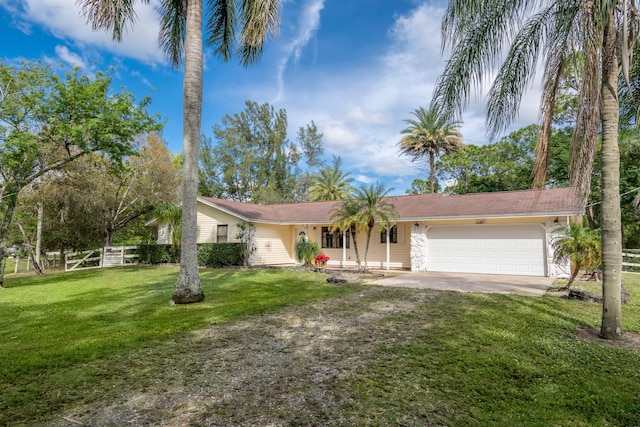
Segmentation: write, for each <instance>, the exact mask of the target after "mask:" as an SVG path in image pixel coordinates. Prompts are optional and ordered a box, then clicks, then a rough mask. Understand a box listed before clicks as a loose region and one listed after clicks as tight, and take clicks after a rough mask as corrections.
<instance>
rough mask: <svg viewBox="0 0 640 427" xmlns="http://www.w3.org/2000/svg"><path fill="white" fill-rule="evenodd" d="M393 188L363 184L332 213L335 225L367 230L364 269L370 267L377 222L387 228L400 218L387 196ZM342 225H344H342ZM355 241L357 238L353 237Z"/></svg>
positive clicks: (343, 227)
mask: <svg viewBox="0 0 640 427" xmlns="http://www.w3.org/2000/svg"><path fill="white" fill-rule="evenodd" d="M391 190H392V189H388V190H387V189H386V188H385V186H384V184H375V185H370V186H368V187H366V186H364V185H362V186H360V188H357V189H355V190H354V192H353V195H352V197H351V198H350V199H347V200H344V201H343V202H342V203H341V204H340V205H339V206H338V208H337V209H336V210H335V212H334V214H333V215H332V216H333V218H334V221H335V222H334V226H335V227H337V228H341V229H346V227H347V226H349V228H351V226H355V227H356V228H358V229H360V230H363V231H366V233H367V244H366V246H365V249H364V269H365V270H367V269H368V264H367V255H368V254H369V243H370V242H371V232H372V231H373V227H374V225H375V224H376V222H377V223H378V224H380V227H382V228H386V227H389V226H391V224H392V223H393V222H394V221H395V220H396V219H397V218H398V213H397V212H396V208H395V207H394V206H393V204H391V203H390V202H389V201H388V199H387V198H386V196H387V194H389V192H390V191H391ZM341 225H342V227H341ZM353 240H354V242H355V238H354V239H353Z"/></svg>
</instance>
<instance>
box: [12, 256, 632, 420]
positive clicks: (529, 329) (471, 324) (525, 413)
mask: <svg viewBox="0 0 640 427" xmlns="http://www.w3.org/2000/svg"><path fill="white" fill-rule="evenodd" d="M176 273H177V270H176V269H173V268H142V267H130V268H123V269H111V270H90V271H85V272H76V273H61V274H52V275H48V276H42V277H33V276H23V277H14V278H11V279H10V280H9V281H8V283H7V288H6V289H3V290H0V321H2V324H3V325H4V327H3V329H2V332H0V360H2V363H1V364H0V375H1V377H0V379H1V381H0V424H8V425H20V424H26V425H30V424H44V425H69V421H67V420H65V419H64V417H67V418H68V419H73V420H78V421H80V422H84V423H86V424H87V425H119V424H124V423H133V424H165V425H189V424H191V425H268V424H272V425H292V424H298V425H389V424H394V425H487V424H493V425H514V424H515V425H518V424H526V425H560V424H573V425H637V424H640V407H639V403H638V402H637V399H636V396H637V395H639V394H640V381H639V379H640V378H638V372H637V366H638V362H639V361H640V360H639V359H640V358H639V357H638V353H637V352H636V351H635V350H628V349H612V348H608V347H605V346H602V345H600V344H599V343H592V342H585V341H583V340H580V339H578V338H576V329H577V328H579V327H596V326H597V325H598V324H599V320H600V307H599V306H598V305H596V304H588V303H579V302H573V301H567V300H561V299H558V298H550V297H545V298H528V297H519V296H511V295H484V294H458V293H447V292H436V291H429V290H410V289H387V288H378V287H372V286H361V285H352V284H347V285H332V284H327V283H326V282H325V277H326V276H323V275H321V274H312V273H303V272H298V271H279V270H259V269H255V270H203V271H202V282H203V288H204V291H205V294H206V295H207V298H206V299H205V301H204V303H202V304H195V305H189V306H173V307H172V306H170V305H169V300H170V296H171V292H172V290H173V286H174V283H175V277H176ZM637 277H638V276H625V286H626V287H627V289H628V290H629V292H630V293H631V296H632V302H631V303H630V304H629V305H627V306H625V308H624V312H623V314H624V320H625V327H626V328H627V330H629V331H635V332H637V331H638V330H639V326H640V321H639V320H640V316H639V314H638V305H637V304H636V303H635V300H636V299H637V298H638V297H639V296H640V294H639V293H638V292H637V289H639V288H640V281H639V280H638V278H637Z"/></svg>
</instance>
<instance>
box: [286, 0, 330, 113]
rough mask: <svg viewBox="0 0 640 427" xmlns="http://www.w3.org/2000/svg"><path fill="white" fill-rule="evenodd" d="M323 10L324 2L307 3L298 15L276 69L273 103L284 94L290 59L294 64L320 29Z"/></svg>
mask: <svg viewBox="0 0 640 427" xmlns="http://www.w3.org/2000/svg"><path fill="white" fill-rule="evenodd" d="M323 8H324V0H309V1H307V2H306V3H305V4H304V5H303V7H302V9H301V13H300V18H299V20H298V23H297V32H296V34H295V36H294V37H293V39H292V40H291V42H289V43H288V44H287V45H286V46H285V47H284V56H283V58H282V60H281V61H280V65H279V67H278V77H277V81H278V94H277V96H276V99H275V101H274V102H278V101H279V100H281V99H282V97H283V94H284V77H283V76H284V72H285V71H286V69H287V66H288V64H289V62H290V61H291V59H293V60H294V62H296V61H298V60H299V59H300V55H301V54H302V51H303V49H304V47H305V46H306V45H307V43H309V41H310V40H311V38H312V37H313V35H314V34H315V33H316V31H318V28H319V27H320V11H322V9H323Z"/></svg>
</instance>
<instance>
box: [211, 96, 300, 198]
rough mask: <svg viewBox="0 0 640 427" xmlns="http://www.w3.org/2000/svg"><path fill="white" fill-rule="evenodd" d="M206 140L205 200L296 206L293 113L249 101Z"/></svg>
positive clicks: (224, 119)
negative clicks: (289, 126) (290, 129)
mask: <svg viewBox="0 0 640 427" xmlns="http://www.w3.org/2000/svg"><path fill="white" fill-rule="evenodd" d="M245 105H246V107H245V109H244V110H243V111H241V112H240V113H236V114H234V115H233V116H229V115H225V116H224V117H223V118H222V123H221V124H220V125H215V126H214V128H213V132H214V136H215V140H216V142H215V144H213V143H212V142H211V140H209V139H206V138H205V139H204V140H203V150H202V153H201V155H200V165H201V178H200V182H201V184H200V188H201V191H203V192H204V194H205V195H208V196H212V197H220V198H226V199H230V200H236V201H240V202H252V203H263V204H267V203H278V202H289V201H293V194H294V190H295V187H296V176H295V174H294V171H295V170H296V167H297V163H298V160H299V158H300V156H299V149H298V147H297V146H296V145H295V144H293V143H291V142H290V141H289V140H288V139H287V113H286V111H285V110H278V111H276V110H275V109H274V108H273V107H272V106H270V105H269V104H268V103H264V104H258V103H256V102H253V101H247V102H246V104H245Z"/></svg>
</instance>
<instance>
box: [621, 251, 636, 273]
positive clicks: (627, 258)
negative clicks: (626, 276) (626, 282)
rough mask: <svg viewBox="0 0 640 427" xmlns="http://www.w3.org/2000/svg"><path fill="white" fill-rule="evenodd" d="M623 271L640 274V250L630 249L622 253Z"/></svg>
mask: <svg viewBox="0 0 640 427" xmlns="http://www.w3.org/2000/svg"><path fill="white" fill-rule="evenodd" d="M622 271H624V272H626V273H640V249H628V250H627V252H623V253H622Z"/></svg>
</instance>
